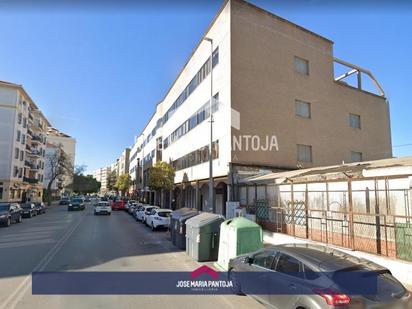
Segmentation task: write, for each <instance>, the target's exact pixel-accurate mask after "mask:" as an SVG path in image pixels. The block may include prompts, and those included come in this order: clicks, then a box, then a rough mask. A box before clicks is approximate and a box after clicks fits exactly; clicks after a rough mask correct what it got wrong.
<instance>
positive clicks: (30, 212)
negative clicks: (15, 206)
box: [20, 202, 37, 218]
mask: <svg viewBox="0 0 412 309" xmlns="http://www.w3.org/2000/svg"><path fill="white" fill-rule="evenodd" d="M20 207H21V209H22V215H23V217H25V218H31V217H34V216H37V208H36V205H35V204H34V203H32V202H26V203H23V204H21V206H20Z"/></svg>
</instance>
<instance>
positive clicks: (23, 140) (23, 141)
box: [21, 134, 26, 145]
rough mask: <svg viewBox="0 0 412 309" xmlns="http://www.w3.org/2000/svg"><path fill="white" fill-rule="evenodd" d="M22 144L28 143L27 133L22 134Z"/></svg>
mask: <svg viewBox="0 0 412 309" xmlns="http://www.w3.org/2000/svg"><path fill="white" fill-rule="evenodd" d="M21 144H22V145H24V144H26V135H25V134H22V135H21Z"/></svg>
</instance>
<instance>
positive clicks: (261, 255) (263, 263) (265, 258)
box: [253, 250, 273, 269]
mask: <svg viewBox="0 0 412 309" xmlns="http://www.w3.org/2000/svg"><path fill="white" fill-rule="evenodd" d="M271 253H272V252H269V251H267V250H264V251H261V252H258V253H256V254H255V255H254V256H253V265H256V266H260V267H264V268H267V269H269V268H270V267H271V265H272V264H271V263H270V262H273V259H269V257H270V255H271Z"/></svg>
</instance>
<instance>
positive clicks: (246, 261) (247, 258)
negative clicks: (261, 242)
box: [244, 256, 253, 265]
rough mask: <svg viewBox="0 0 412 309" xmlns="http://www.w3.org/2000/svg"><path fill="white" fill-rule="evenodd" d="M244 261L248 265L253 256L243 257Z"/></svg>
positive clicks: (251, 261)
mask: <svg viewBox="0 0 412 309" xmlns="http://www.w3.org/2000/svg"><path fill="white" fill-rule="evenodd" d="M244 263H247V264H249V265H250V264H252V263H253V258H252V257H250V256H247V257H245V261H244Z"/></svg>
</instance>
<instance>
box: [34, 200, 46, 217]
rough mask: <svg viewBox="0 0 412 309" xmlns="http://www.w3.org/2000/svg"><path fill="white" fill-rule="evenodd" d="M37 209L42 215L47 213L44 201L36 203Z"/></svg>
mask: <svg viewBox="0 0 412 309" xmlns="http://www.w3.org/2000/svg"><path fill="white" fill-rule="evenodd" d="M34 205H35V207H36V210H37V214H38V215H41V214H45V213H46V205H44V203H43V202H36V203H34Z"/></svg>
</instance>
